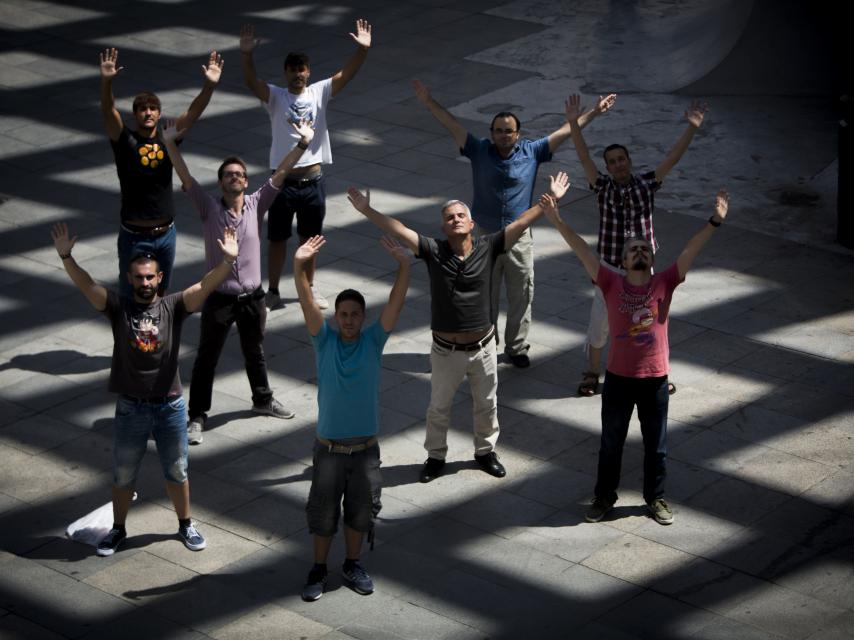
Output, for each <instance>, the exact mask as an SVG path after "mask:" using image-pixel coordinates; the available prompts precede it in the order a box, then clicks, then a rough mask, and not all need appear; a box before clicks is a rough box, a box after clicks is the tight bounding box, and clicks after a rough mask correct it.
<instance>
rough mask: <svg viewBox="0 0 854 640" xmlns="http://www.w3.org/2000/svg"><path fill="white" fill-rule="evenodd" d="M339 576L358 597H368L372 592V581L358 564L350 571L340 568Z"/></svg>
mask: <svg viewBox="0 0 854 640" xmlns="http://www.w3.org/2000/svg"><path fill="white" fill-rule="evenodd" d="M341 575H342V576H343V577H344V581H345V582H346V583H347V584H348V585H350V588H351V589H352V590H353V591H355V592H356V593H358V594H359V595H363V596H369V595H371V594H372V593H373V592H374V581H373V580H371V576H369V575H368V572H367V571H365V567H363V566H362V565H360V564H359V563H358V562H357V563H356V564H354V565H353V568H352V569H350V570H347V569H343V568H342V570H341Z"/></svg>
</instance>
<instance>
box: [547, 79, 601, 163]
mask: <svg viewBox="0 0 854 640" xmlns="http://www.w3.org/2000/svg"><path fill="white" fill-rule="evenodd" d="M616 102H617V94H616V93H609V94H608V95H607V96H605V97H602V96H599V102H597V103H596V106H595V107H593V108H592V109H590V111H585V112H584V113H582V114H581V116H580V117H579V118H578V127H579V128H580V129H583V128H584V127H586V126H587V125H588V124H590V123H591V122H592V121H593V119H594V118H596V117H598V116H600V115H602V114H603V113H605V112H606V111H608V109H610V108H611V107H613V106H614V104H615V103H616ZM571 136H572V123H571V122H570V121H569V118H567V121H566V122H565V123H564V124H563V126H562V127H561V128H560V129H557V130H556V131H553V132H552V134H551V135H550V136H549V151H551V152H552V153H554V152H555V151H557V149H558V147H559V146H560V145H562V144H563V143H564V142H566V140H567V138H570V137H571Z"/></svg>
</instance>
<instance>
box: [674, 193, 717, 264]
mask: <svg viewBox="0 0 854 640" xmlns="http://www.w3.org/2000/svg"><path fill="white" fill-rule="evenodd" d="M728 210H729V194H728V193H727V192H726V189H721V190H720V191H718V195H717V196H716V197H715V212H714V213H713V214H712V216H711V217H710V218H709V221H708V222H707V223H706V224H705V226H703V228H702V229H700V231H699V232H698V233H697V234H696V235H694V237H693V238H691V239H690V240H689V241H688V244H686V245H685V248H684V249H682V253H680V254H679V257H678V258H677V259H676V267H677V268H678V269H679V279H680V280H681V279H682V278H684V277H685V274H687V273H688V270H689V269H690V268H691V265H692V264H694V259H695V258H696V257H697V255H698V254H699V253H700V250H701V249H702V248H703V247H704V246H705V245H706V243H707V242H708V241H709V239H710V238H711V237H712V235H714V233H715V229H717V228H718V227H719V226H721V223H723V221H724V220H725V219H726V214H727V211H728Z"/></svg>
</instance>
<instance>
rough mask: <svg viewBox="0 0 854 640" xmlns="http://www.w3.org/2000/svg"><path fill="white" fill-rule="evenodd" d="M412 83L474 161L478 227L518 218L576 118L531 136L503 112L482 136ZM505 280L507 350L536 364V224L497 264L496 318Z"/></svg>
mask: <svg viewBox="0 0 854 640" xmlns="http://www.w3.org/2000/svg"><path fill="white" fill-rule="evenodd" d="M412 86H413V88H414V90H415V95H416V97H417V98H418V100H419V101H421V102H422V103H423V104H424V105H425V106H426V107H427V109H428V110H429V111H430V113H431V114H432V115H433V117H434V118H436V120H438V121H439V123H440V124H441V125H442V126H443V127H445V128H446V129H447V130H448V131H449V132H450V134H451V137H452V138H453V139H454V143H455V144H456V145H457V147H459V150H460V153H461V154H462V155H464V156H465V157H467V158H468V159H469V160H470V161H471V169H472V182H473V186H474V198H473V202H472V207H471V209H472V216H473V217H474V221H475V222H476V223H477V232H478V233H479V234H481V235H486V234H489V233H495V232H496V231H498V230H499V229H503V228H504V227H506V226H507V225H508V224H510V223H511V222H513V221H514V220H516V219H517V218H518V217H519V216H520V215H522V213H523V212H524V211H525V210H526V209H528V208H529V207H530V206H531V199H532V197H533V194H534V183H535V182H536V180H537V171H538V169H539V167H540V164H541V163H543V162H548V161H549V160H551V159H552V154H553V153H554V152H555V151H556V150H557V149H558V147H560V145H561V144H563V143H564V142H565V141H566V140H567V139H568V138H569V137H570V126H571V125H570V123H569V122H565V123H564V124H563V125H562V126H561V127H560V128H559V129H557V130H555V131H553V132H552V133H551V134H549V135H548V136H545V137H543V138H539V139H537V140H528V139H526V138H522V137H521V130H520V129H521V123H520V122H519V118H517V117H516V116H515V115H514V114H512V113H510V112H508V111H502V112H501V113H498V114H496V115H495V117H493V119H492V124H491V125H490V128H489V130H490V133H491V138H490V139H486V138H476V137H475V136H474V135H472V134H471V133H470V132H467V131H466V130H465V128H464V127H463V126H462V125H461V124H460V123H459V122H458V121H457V119H456V118H454V116H452V115H451V114H450V112H449V111H448V110H447V109H445V108H444V107H443V106H442V105H440V104H439V103H438V102H436V100H435V99H434V98H433V97H432V96H431V95H430V91H429V90H428V88H427V87H426V86H425V85H424V84H423V83H421V82H420V81H419V80H415V81H413V83H412ZM616 98H617V96H616V95H615V94H611V95H608V96H606V97H604V98H600V100H599V103H598V104H597V105H596V108H595V109H591V110H590V111H588V112H587V113H585V114H584V115H583V116H581V118H579V122H578V126H580V127H585V126H587V125H588V124H590V122H591V121H592V120H593V119H594V118H595V117H596V116H598V115H600V114H602V113H605V112H606V111H608V109H610V108H611V107H612V106H613V105H614V103H615V101H616ZM502 281H503V282H504V284H505V289H506V291H507V318H506V326H505V329H504V353H505V354H507V357H508V358H509V360H510V362H511V363H512V364H513V365H514V366H516V367H520V368H525V367H528V366H530V363H531V361H530V358H529V356H528V351H529V350H530V348H531V345H530V344H528V331H529V328H530V325H531V304H532V303H533V300H534V244H533V240H532V237H531V230H530V229H527V230H526V231H525V232H524V233H523V234H522V237H521V238H519V241H518V242H517V243H516V244H515V245H513V247H512V248H511V249H510V250H509V251H507V253H505V254H503V255H502V256H500V257H499V258H498V261H497V262H496V263H495V274H494V277H493V278H492V290H491V294H490V295H491V301H492V312H491V313H492V317H493V320H494V321H495V322H497V321H498V306H499V300H500V296H501V282H502ZM496 339H497V337H496Z"/></svg>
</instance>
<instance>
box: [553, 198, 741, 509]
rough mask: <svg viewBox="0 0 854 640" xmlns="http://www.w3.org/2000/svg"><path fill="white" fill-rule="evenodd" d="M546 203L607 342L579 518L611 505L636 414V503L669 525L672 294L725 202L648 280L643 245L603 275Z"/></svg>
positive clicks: (628, 247)
mask: <svg viewBox="0 0 854 640" xmlns="http://www.w3.org/2000/svg"><path fill="white" fill-rule="evenodd" d="M544 199H545V200H546V206H545V214H546V217H547V218H548V219H549V221H550V222H551V223H552V224H553V225H554V226H555V227H556V228H557V230H558V231H559V232H560V234H561V235H562V236H563V238H564V240H566V243H567V244H568V245H569V246H570V247H571V248H572V251H573V252H574V253H575V255H576V256H578V259H579V260H580V261H581V264H582V265H583V266H584V269H585V270H586V271H587V273H588V274H589V275H590V278H591V279H592V280H593V282H595V283H596V287H597V289H599V290H600V291H601V292H602V295H603V298H604V300H605V305H606V306H607V310H608V312H607V318H608V325H609V328H610V332H611V336H612V342H611V348H610V350H609V351H608V366H607V370H606V372H605V386H604V390H603V391H602V437H601V443H600V447H599V466H598V470H597V476H596V487H595V488H594V490H593V491H594V498H593V502H592V504H591V505H590V507H589V508H588V510H587V514H586V516H585V518H586V520H587V521H588V522H599V521H600V520H601V519H602V518H604V517H605V515H606V514H607V513H608V512H609V511H610V510H611V509H612V508H613V506H614V503H615V502H616V501H617V487H618V485H619V483H620V468H621V466H622V458H623V446H624V445H625V442H626V434H627V433H628V429H629V422H630V421H631V418H632V412H633V411H634V408H635V407H637V412H638V420H639V421H640V429H641V434H642V435H643V449H644V454H643V499H644V502H646V505H647V508H648V509H649V512H650V515H651V517H652V518H653V519H654V520H655V521H656V522H658V523H659V524H663V525H668V524H671V523H672V522H673V511H672V510H671V508H670V506H669V505H668V504H667V502H666V501H665V500H664V481H665V477H666V475H667V467H666V458H667V409H668V405H669V402H670V393H669V390H668V382H667V373H668V370H669V368H670V346H669V342H668V335H667V332H668V322H669V319H670V302H671V299H672V298H673V291H674V290H675V289H676V287H677V286H679V285H680V284H681V283H682V282H684V281H685V276H686V274H687V273H688V270H689V269H690V268H691V265H692V264H693V263H694V260H695V259H696V257H697V255H698V254H699V253H700V251H701V250H702V248H703V247H704V246H705V245H706V243H707V242H708V241H709V240H710V239H711V237H712V236H713V235H714V233H715V230H716V229H717V228H718V227H720V226H721V224H722V223H723V221H724V220H725V219H726V216H727V211H728V210H729V195H728V194H727V192H726V191H725V190H723V189H722V190H720V191H719V192H718V194H717V197H716V199H715V211H714V213H713V214H712V216H711V217H710V218H709V221H708V222H707V223H706V224H705V225H704V226H703V228H702V229H701V230H700V231H699V232H698V233H696V234H695V235H694V236H693V237H692V238H691V239H690V240H689V241H688V243H687V244H686V245H685V248H684V249H683V250H682V253H680V254H679V257H678V258H677V260H676V262H675V263H674V264H672V265H671V266H670V267H669V268H667V269H665V270H663V271H661V272H660V273H656V274H654V275H653V272H652V267H653V264H654V261H655V254H654V251H653V246H652V243H651V242H650V241H649V240H647V239H646V238H643V237H631V238H627V239H626V241H625V243H623V249H622V256H621V264H622V267H623V269H624V271H623V274H618V273H615V272H614V271H612V270H611V269H608V268H606V267H604V266H603V265H602V264H601V263H600V259H599V256H598V255H596V253H595V252H594V251H593V250H592V249H591V248H590V247H589V246H588V244H587V243H586V242H585V241H584V239H583V238H582V237H581V236H579V235H578V234H577V233H576V232H575V231H574V230H573V229H572V228H571V227H570V226H569V225H568V224H567V223H566V222H564V220H563V219H561V216H560V213H559V211H558V209H557V202H555V201H554V200H553V199H552V200H549V198H548V197H547V196H544Z"/></svg>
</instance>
